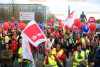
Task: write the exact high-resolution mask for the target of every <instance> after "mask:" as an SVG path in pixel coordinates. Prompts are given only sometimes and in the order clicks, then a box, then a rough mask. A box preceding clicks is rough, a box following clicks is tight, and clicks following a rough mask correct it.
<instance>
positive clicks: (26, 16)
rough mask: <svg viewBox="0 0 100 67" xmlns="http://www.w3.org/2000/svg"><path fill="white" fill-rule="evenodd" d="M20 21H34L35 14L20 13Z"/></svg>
mask: <svg viewBox="0 0 100 67" xmlns="http://www.w3.org/2000/svg"><path fill="white" fill-rule="evenodd" d="M19 18H20V20H34V12H20V17H19Z"/></svg>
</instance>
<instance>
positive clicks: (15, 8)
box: [0, 4, 47, 21]
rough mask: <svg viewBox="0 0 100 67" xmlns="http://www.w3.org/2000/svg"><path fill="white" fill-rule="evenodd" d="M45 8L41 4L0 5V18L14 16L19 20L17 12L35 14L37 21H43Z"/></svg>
mask: <svg viewBox="0 0 100 67" xmlns="http://www.w3.org/2000/svg"><path fill="white" fill-rule="evenodd" d="M46 10H47V7H46V6H43V5H41V4H0V18H5V17H11V16H14V17H15V18H16V19H18V20H19V12H20V11H23V12H35V19H36V20H37V21H40V20H45V18H46V17H45V15H46Z"/></svg>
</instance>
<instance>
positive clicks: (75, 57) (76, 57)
mask: <svg viewBox="0 0 100 67" xmlns="http://www.w3.org/2000/svg"><path fill="white" fill-rule="evenodd" d="M78 53H79V52H78V51H75V52H74V57H73V59H74V62H73V67H77V65H78V64H79V63H80V62H81V61H83V60H85V51H81V53H80V56H81V58H78V56H79V54H78Z"/></svg>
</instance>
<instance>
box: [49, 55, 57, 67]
mask: <svg viewBox="0 0 100 67" xmlns="http://www.w3.org/2000/svg"><path fill="white" fill-rule="evenodd" d="M48 64H49V65H51V67H58V65H57V62H56V60H55V57H54V56H53V55H51V56H50V57H48Z"/></svg>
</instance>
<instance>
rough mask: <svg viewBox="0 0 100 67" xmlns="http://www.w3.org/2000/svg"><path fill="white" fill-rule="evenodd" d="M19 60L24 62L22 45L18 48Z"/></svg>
mask: <svg viewBox="0 0 100 67" xmlns="http://www.w3.org/2000/svg"><path fill="white" fill-rule="evenodd" d="M18 62H19V63H21V62H22V47H20V48H19V49H18Z"/></svg>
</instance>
